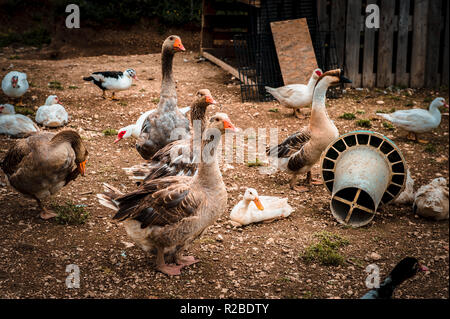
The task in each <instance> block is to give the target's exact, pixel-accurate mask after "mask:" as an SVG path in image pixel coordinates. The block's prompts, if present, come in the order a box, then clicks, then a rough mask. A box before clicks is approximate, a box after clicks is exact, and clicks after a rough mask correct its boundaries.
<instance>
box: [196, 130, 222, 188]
mask: <svg viewBox="0 0 450 319" xmlns="http://www.w3.org/2000/svg"><path fill="white" fill-rule="evenodd" d="M220 141H221V134H220V132H219V131H218V130H214V132H211V131H210V130H206V131H205V132H204V134H203V140H202V148H201V161H200V163H199V165H198V173H197V176H196V178H197V183H199V184H200V185H201V186H203V187H205V188H207V189H217V188H220V187H221V186H223V187H224V184H223V181H222V174H221V172H220V169H219V163H218V153H219V152H218V147H219V143H220Z"/></svg>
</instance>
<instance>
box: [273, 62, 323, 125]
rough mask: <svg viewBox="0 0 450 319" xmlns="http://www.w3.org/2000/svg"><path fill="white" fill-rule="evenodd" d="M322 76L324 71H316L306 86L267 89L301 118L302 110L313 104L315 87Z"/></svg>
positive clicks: (296, 85) (297, 85)
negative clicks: (300, 112)
mask: <svg viewBox="0 0 450 319" xmlns="http://www.w3.org/2000/svg"><path fill="white" fill-rule="evenodd" d="M321 75H322V70H321V69H315V70H314V71H313V73H312V74H311V77H310V78H309V81H308V84H306V85H305V84H289V85H285V86H282V87H279V88H271V87H269V86H266V87H265V88H266V90H267V92H269V93H270V94H272V96H273V97H274V98H275V99H277V101H278V102H280V103H281V104H282V105H284V106H285V107H288V108H292V109H294V113H293V115H294V116H296V117H298V118H300V117H301V116H299V111H300V108H301V107H305V106H308V105H310V104H311V102H312V97H313V92H314V87H315V85H316V83H317V80H318V79H319V77H320V76H321Z"/></svg>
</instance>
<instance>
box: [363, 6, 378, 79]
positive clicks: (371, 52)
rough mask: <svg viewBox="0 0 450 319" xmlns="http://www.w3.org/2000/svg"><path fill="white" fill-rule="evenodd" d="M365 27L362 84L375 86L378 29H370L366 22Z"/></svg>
mask: <svg viewBox="0 0 450 319" xmlns="http://www.w3.org/2000/svg"><path fill="white" fill-rule="evenodd" d="M376 3H377V0H368V1H367V5H369V4H376ZM363 18H364V21H365V17H363ZM362 27H363V28H364V51H363V69H362V86H363V87H369V88H371V87H374V86H375V73H373V64H374V63H375V61H374V58H373V57H374V56H375V34H376V32H377V29H375V28H373V29H369V28H366V27H365V22H363V23H362Z"/></svg>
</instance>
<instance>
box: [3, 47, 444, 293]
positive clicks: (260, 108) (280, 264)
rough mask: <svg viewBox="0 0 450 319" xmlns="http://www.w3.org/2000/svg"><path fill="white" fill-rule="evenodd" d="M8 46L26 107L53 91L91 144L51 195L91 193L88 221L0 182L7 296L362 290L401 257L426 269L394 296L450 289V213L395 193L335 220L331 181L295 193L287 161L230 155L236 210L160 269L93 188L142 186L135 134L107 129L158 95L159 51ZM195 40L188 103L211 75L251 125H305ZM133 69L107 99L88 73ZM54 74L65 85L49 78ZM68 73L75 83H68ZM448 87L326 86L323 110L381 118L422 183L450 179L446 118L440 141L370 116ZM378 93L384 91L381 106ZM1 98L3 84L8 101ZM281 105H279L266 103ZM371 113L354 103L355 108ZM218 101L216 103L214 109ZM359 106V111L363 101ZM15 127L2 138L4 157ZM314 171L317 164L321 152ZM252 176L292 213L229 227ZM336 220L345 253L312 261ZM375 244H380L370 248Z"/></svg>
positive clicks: (183, 81) (84, 197) (183, 61)
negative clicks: (30, 54) (170, 267)
mask: <svg viewBox="0 0 450 319" xmlns="http://www.w3.org/2000/svg"><path fill="white" fill-rule="evenodd" d="M8 56H9V55H8V54H2V55H0V69H1V70H2V72H1V73H2V74H6V73H7V72H8V71H9V70H12V69H15V70H21V71H24V72H26V73H27V74H28V78H29V81H30V82H31V83H32V86H31V88H30V90H29V92H28V93H27V94H26V95H25V103H26V105H28V106H30V107H37V106H39V105H42V104H43V103H44V101H45V98H46V97H47V96H48V95H50V94H56V95H58V96H59V98H60V100H61V101H62V102H61V103H62V104H63V105H64V106H65V107H66V109H67V111H68V112H69V114H70V115H71V121H70V123H69V125H68V127H69V128H73V129H75V130H77V131H78V132H80V134H81V135H82V136H83V138H84V141H85V143H86V145H88V150H89V153H90V157H89V161H88V165H87V175H86V176H85V177H84V178H78V179H77V180H76V181H74V182H72V183H71V184H70V185H69V186H67V187H66V188H64V189H63V190H62V191H61V192H60V193H59V194H57V195H56V196H55V197H54V198H53V199H52V201H54V202H56V203H59V204H64V203H65V202H66V200H71V201H72V202H73V203H75V204H83V205H86V209H87V210H88V211H89V213H90V217H89V219H88V220H87V222H86V223H85V224H84V225H79V226H63V225H59V224H57V223H56V222H55V221H54V220H49V221H44V220H41V219H39V217H38V213H39V212H38V211H37V207H36V205H35V202H34V201H31V200H28V199H24V197H22V196H21V195H19V194H17V193H15V192H14V191H12V190H11V189H9V188H7V186H6V185H4V179H2V181H3V184H1V185H0V205H1V206H0V207H1V209H0V229H1V231H0V242H1V247H0V291H1V293H0V297H2V298H87V297H96V298H332V297H334V298H338V297H339V298H359V297H360V296H362V295H363V294H364V293H365V292H366V291H367V288H366V287H365V284H364V282H365V278H366V276H367V273H366V272H365V267H366V266H367V265H369V264H371V263H373V262H375V263H376V264H377V265H378V266H379V267H380V269H381V274H382V276H385V275H386V274H387V273H388V272H389V271H390V270H391V269H392V267H393V266H394V265H395V264H396V263H397V262H398V261H399V260H400V259H402V258H403V257H405V256H416V257H417V258H419V259H420V260H421V261H422V262H423V263H424V264H425V265H427V266H428V267H429V268H430V269H431V271H430V272H429V273H426V274H419V275H418V276H416V277H415V278H414V279H412V280H409V281H407V282H406V283H405V284H403V285H402V286H401V287H400V288H399V289H398V290H397V291H396V293H395V297H396V298H448V297H449V291H448V288H449V284H448V283H449V252H448V246H449V224H448V221H442V222H435V221H430V220H425V219H422V218H419V217H418V216H414V214H413V212H412V209H411V207H409V206H408V207H406V206H393V205H389V206H387V207H384V208H382V209H381V210H380V212H379V213H378V214H377V215H376V216H375V218H374V220H373V222H371V223H370V224H369V225H368V226H366V227H361V228H356V229H353V228H350V227H345V226H342V225H340V224H338V223H337V222H336V221H335V219H334V218H333V216H332V215H331V213H330V210H329V200H330V196H329V194H328V193H327V191H326V190H325V188H324V187H323V186H313V187H312V189H311V190H310V191H309V192H305V193H296V192H294V191H291V190H290V189H289V187H288V185H287V182H288V180H289V176H288V175H287V174H285V173H282V172H278V173H276V174H273V175H261V174H259V172H258V168H257V167H248V166H247V164H246V162H244V163H232V166H233V168H229V167H228V169H227V170H223V178H224V181H225V184H226V186H227V187H228V190H229V202H228V210H227V213H226V214H224V215H222V216H221V217H220V219H219V220H218V221H217V222H216V223H215V224H214V225H213V226H212V227H210V228H209V229H208V230H207V231H206V232H205V233H204V235H203V236H202V237H201V238H200V239H198V240H197V241H196V242H194V244H193V246H192V247H191V248H190V251H189V253H191V254H193V255H195V256H196V257H197V258H199V259H200V260H201V262H199V263H198V264H195V265H192V266H190V267H188V268H186V269H185V270H184V272H183V273H182V275H181V276H177V277H170V278H169V277H167V276H166V275H164V274H161V273H159V272H156V271H155V270H154V258H153V257H152V256H149V255H146V254H145V253H144V252H143V251H142V250H140V249H139V248H138V247H136V246H135V245H133V244H132V243H131V239H129V238H128V237H127V235H126V233H125V231H124V229H123V227H122V226H121V225H120V223H117V222H115V221H113V220H112V219H111V216H112V214H113V212H112V211H111V210H108V209H107V208H105V207H103V206H100V205H99V204H98V201H97V199H96V196H95V194H96V193H98V192H101V191H102V182H107V183H110V184H112V185H114V186H116V187H118V188H120V189H121V190H123V191H130V190H133V189H134V188H135V186H134V184H133V182H132V181H130V180H129V179H128V178H127V177H126V175H125V173H124V171H123V170H122V168H123V167H129V166H131V165H134V164H138V163H140V162H142V160H141V158H140V156H139V155H138V153H137V152H136V150H135V148H134V144H135V141H134V140H133V139H132V138H130V139H128V140H125V141H122V142H121V143H118V144H113V143H112V142H113V140H114V138H115V137H114V136H104V135H103V134H102V131H103V130H105V129H108V128H114V129H119V128H120V127H123V126H126V125H128V124H131V123H133V122H135V121H136V119H137V118H138V117H139V115H140V114H141V112H144V111H147V110H149V109H152V108H155V107H156V104H157V98H158V96H159V89H160V80H161V76H160V56H159V54H149V55H128V56H107V55H103V56H97V57H79V58H71V59H66V60H58V61H51V60H22V59H19V60H10V59H8ZM197 56H198V53H195V52H188V53H185V54H178V55H176V57H175V61H174V72H175V78H176V80H177V81H178V87H177V91H178V98H179V106H180V107H183V106H186V105H190V103H191V101H192V99H193V94H195V92H196V90H198V89H201V88H208V89H210V90H211V92H212V93H213V96H214V97H215V99H216V100H218V101H219V102H220V103H221V105H222V108H221V109H220V111H223V112H226V113H228V114H229V116H230V118H231V119H232V121H233V122H234V123H235V124H236V125H237V126H239V127H241V128H243V129H246V128H248V127H253V128H255V130H257V128H260V127H264V128H267V129H269V128H270V127H278V128H279V129H280V131H279V139H280V140H281V139H282V138H285V137H287V136H288V135H289V134H291V133H293V132H295V131H296V130H297V129H298V128H300V127H302V126H304V125H306V124H307V119H305V120H298V119H296V118H294V117H293V116H292V115H291V111H290V110H287V109H284V108H283V107H281V106H280V105H279V104H278V103H277V102H267V103H242V102H241V97H240V88H239V85H238V83H237V82H235V81H234V80H232V79H231V76H230V75H229V74H227V73H226V72H224V71H223V70H222V69H220V68H218V67H216V66H214V65H212V64H210V63H209V62H202V63H197V59H196V57H197ZM129 67H132V68H134V69H135V70H137V74H138V76H139V78H140V81H138V82H135V85H133V86H132V87H131V88H130V89H129V90H128V91H125V92H121V93H119V94H118V96H119V97H120V98H121V100H120V101H119V102H113V101H110V100H103V99H101V98H100V95H101V91H100V90H99V89H98V88H97V87H95V86H94V85H93V84H91V83H86V82H84V81H83V80H82V77H83V76H86V75H88V74H89V73H90V72H93V71H99V70H124V69H126V68H129ZM50 81H59V82H60V83H61V84H62V85H63V87H64V89H63V90H54V89H49V88H48V83H49V82H50ZM69 86H70V87H71V88H69ZM437 96H443V97H445V98H446V100H447V101H448V92H445V91H442V92H436V91H434V92H432V91H429V90H426V91H425V90H423V91H416V92H414V93H413V95H412V96H408V95H406V91H405V90H402V91H401V92H399V93H398V92H396V91H395V92H393V93H391V92H387V94H385V93H384V92H383V91H379V90H371V91H365V90H364V91H356V90H347V93H346V94H344V95H343V97H341V98H339V99H329V100H328V101H327V104H328V112H329V115H330V117H331V118H332V119H333V120H334V121H335V123H336V126H337V127H338V128H339V130H340V133H341V134H342V133H345V132H350V131H353V130H356V129H361V128H360V127H358V126H357V125H356V124H355V120H344V119H341V118H339V116H340V115H342V114H343V113H345V112H352V113H355V114H356V116H357V119H372V121H371V122H372V125H373V127H372V128H371V129H372V130H374V131H377V132H380V133H382V134H385V135H386V136H387V137H389V138H391V139H392V140H393V141H394V142H395V143H396V144H397V145H398V146H399V148H400V149H401V150H402V152H403V155H404V156H405V158H406V160H407V162H408V164H409V167H410V169H411V173H412V176H413V178H414V179H415V183H416V184H415V185H416V189H417V188H418V187H419V186H421V185H424V184H426V183H429V182H430V181H431V180H432V179H433V178H436V177H438V176H443V177H445V178H447V179H448V177H449V170H448V165H449V164H448V146H449V136H448V130H449V119H448V116H443V120H442V123H441V125H440V127H439V128H438V129H436V130H435V131H434V132H432V133H429V134H426V135H425V136H424V138H427V139H429V140H430V141H431V143H432V144H433V145H434V149H435V151H434V152H431V153H430V152H427V151H426V146H425V145H422V144H416V143H414V142H411V141H409V140H407V139H406V133H405V132H402V131H400V130H398V129H395V130H393V131H392V130H388V129H386V128H384V127H383V125H382V121H381V120H380V119H379V118H377V117H376V116H375V112H376V111H377V110H380V109H384V110H390V109H391V108H393V107H395V108H396V109H406V108H409V107H407V106H406V104H407V103H408V102H414V103H416V106H417V107H423V108H425V107H428V104H429V102H424V99H425V98H428V97H431V98H434V97H437ZM376 101H384V104H383V105H378V104H377V103H376ZM3 102H6V97H5V96H4V95H1V96H0V103H3ZM274 108H278V112H269V110H271V109H274ZM358 110H359V111H363V112H365V113H364V114H358V113H357V111H358ZM217 111H219V107H218V106H215V107H212V108H211V109H210V110H209V112H208V114H209V115H211V114H213V113H215V112H217ZM360 113H361V112H360ZM13 143H14V139H10V138H8V137H5V136H1V138H0V158H2V157H3V156H4V154H5V153H6V151H7V150H8V148H9V147H10V146H11V145H12V144H13ZM313 174H314V175H315V176H318V174H319V167H318V165H316V166H315V167H314V169H313ZM246 187H254V188H256V189H257V190H258V192H259V193H260V194H261V195H274V196H281V197H288V199H289V203H290V204H291V205H292V206H293V207H294V209H295V211H294V212H293V213H292V215H291V216H289V217H288V218H286V219H283V220H278V221H275V222H272V223H261V224H252V225H249V226H247V227H244V228H234V227H232V226H231V225H230V224H229V219H228V213H229V211H230V210H231V208H232V207H233V206H234V205H235V204H236V203H237V202H238V201H239V200H240V199H241V196H242V194H243V192H244V190H245V188H246ZM323 230H326V231H329V232H333V233H336V234H339V235H341V236H343V237H345V238H347V239H348V240H349V242H350V243H349V245H348V246H346V247H344V248H342V249H341V253H342V254H343V255H344V256H345V258H346V260H347V261H346V262H345V263H344V265H342V266H338V267H328V266H322V265H320V264H317V263H312V264H308V263H305V262H304V261H303V260H302V259H301V258H300V257H299V256H300V254H302V253H303V252H304V250H305V248H306V247H307V246H308V245H310V244H311V243H313V242H314V240H315V239H314V233H316V232H319V231H323ZM373 252H375V253H377V254H379V255H380V256H381V258H380V259H379V260H376V261H374V260H373V259H372V258H371V257H370V256H371V254H372V253H373ZM69 264H76V265H78V266H79V268H80V272H81V287H80V288H79V289H68V288H66V285H65V280H66V277H67V275H68V273H66V266H67V265H69Z"/></svg>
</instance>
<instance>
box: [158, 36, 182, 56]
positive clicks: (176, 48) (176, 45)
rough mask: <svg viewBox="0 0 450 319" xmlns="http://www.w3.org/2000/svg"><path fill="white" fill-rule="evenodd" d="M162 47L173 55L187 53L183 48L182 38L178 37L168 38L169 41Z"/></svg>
mask: <svg viewBox="0 0 450 319" xmlns="http://www.w3.org/2000/svg"><path fill="white" fill-rule="evenodd" d="M162 46H163V50H164V51H166V50H167V51H169V52H172V53H176V52H184V51H186V49H185V48H184V46H183V43H181V38H180V37H179V36H177V35H171V36H169V37H167V39H166V40H164V42H163V45H162Z"/></svg>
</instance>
